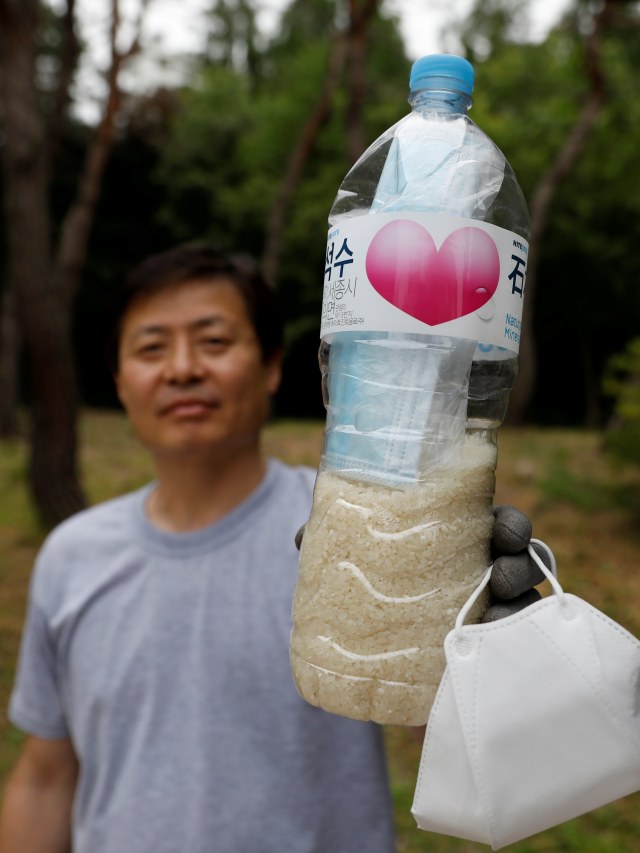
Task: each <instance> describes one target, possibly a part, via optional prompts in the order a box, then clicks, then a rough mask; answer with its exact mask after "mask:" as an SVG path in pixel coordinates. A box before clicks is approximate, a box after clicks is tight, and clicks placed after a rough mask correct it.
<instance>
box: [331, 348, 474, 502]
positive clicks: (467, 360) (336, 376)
mask: <svg viewBox="0 0 640 853" xmlns="http://www.w3.org/2000/svg"><path fill="white" fill-rule="evenodd" d="M439 341H440V343H439ZM475 346H476V344H475V341H467V340H462V339H461V340H456V339H454V340H446V339H438V338H434V337H432V338H431V339H430V342H429V344H428V345H427V343H425V342H424V341H419V340H418V339H417V336H416V340H406V339H403V338H402V339H401V340H398V339H397V338H396V336H395V335H394V334H393V333H374V334H369V335H367V336H362V335H360V336H358V335H354V334H349V335H347V334H345V335H342V336H341V337H339V338H336V341H335V342H334V343H333V344H332V347H331V354H330V375H329V405H328V408H327V429H326V440H325V448H324V454H323V463H322V464H323V466H324V467H326V468H329V469H330V470H333V471H339V472H343V473H344V474H349V475H351V476H352V477H353V478H354V479H358V480H363V481H364V482H372V483H381V484H383V485H387V486H400V485H411V484H414V483H417V482H419V481H420V480H421V479H423V478H424V477H425V476H426V474H427V472H429V471H432V470H433V469H435V468H443V467H447V466H449V465H452V464H455V462H457V461H459V458H460V456H461V454H462V446H463V442H464V436H465V426H466V418H467V397H468V386H469V371H470V370H471V362H472V359H473V354H474V351H475Z"/></svg>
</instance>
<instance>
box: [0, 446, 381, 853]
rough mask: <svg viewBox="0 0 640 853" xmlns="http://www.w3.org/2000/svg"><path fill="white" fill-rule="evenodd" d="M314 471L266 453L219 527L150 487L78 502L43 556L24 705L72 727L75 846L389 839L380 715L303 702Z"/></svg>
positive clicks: (344, 852) (24, 652) (25, 662)
mask: <svg viewBox="0 0 640 853" xmlns="http://www.w3.org/2000/svg"><path fill="white" fill-rule="evenodd" d="M313 479H314V472H313V471H311V470H310V469H307V468H290V467H288V466H286V465H284V464H282V463H280V462H276V461H273V460H272V461H270V463H269V469H268V473H267V475H266V477H265V478H264V480H263V481H262V483H261V484H260V486H259V487H258V489H257V490H256V491H255V492H254V493H253V494H252V495H251V496H250V497H249V498H248V499H247V500H245V501H244V502H243V503H242V504H241V505H240V506H238V507H236V508H235V509H234V510H233V511H232V512H231V513H229V514H228V515H226V516H225V517H224V518H223V519H221V520H220V521H218V522H216V523H215V524H213V525H211V526H210V527H208V528H206V529H203V530H199V531H197V532H194V533H184V534H170V533H165V532H163V531H160V530H158V529H157V528H155V527H153V526H152V525H151V524H150V523H149V521H148V520H147V518H146V515H145V511H144V505H145V501H146V498H147V496H148V494H149V491H150V488H151V487H146V488H145V489H142V490H140V491H137V492H134V493H132V494H130V495H126V496H124V497H122V498H118V499H116V500H113V501H110V502H108V503H105V504H102V505H100V506H98V507H95V508H92V509H89V510H87V511H85V512H82V513H79V514H78V515H76V516H74V517H73V518H71V519H69V520H68V521H67V522H65V523H64V524H62V525H61V526H60V527H58V528H57V529H56V530H55V531H54V532H53V533H52V534H51V536H50V537H49V538H48V540H47V541H46V543H45V545H44V547H43V549H42V551H41V553H40V555H39V558H38V561H37V564H36V568H35V571H34V576H33V580H32V587H31V596H30V604H29V611H28V617H27V623H26V628H25V633H24V636H23V641H22V648H21V653H20V664H19V670H18V676H17V680H16V685H15V688H14V692H13V695H12V698H11V703H10V717H11V719H12V721H13V722H14V723H15V724H16V725H17V726H19V727H20V728H22V729H25V730H26V731H28V732H30V733H31V734H34V735H37V736H40V737H44V738H63V737H67V736H69V737H71V739H72V741H73V744H74V747H75V749H76V752H77V754H78V756H79V759H80V766H81V773H80V779H79V783H78V789H77V792H76V801H75V807H74V848H73V849H74V853H360V852H361V851H366V853H390V851H392V850H394V842H393V829H392V808H391V803H390V797H389V792H388V787H387V779H386V770H385V762H384V754H383V747H382V738H381V731H380V729H379V728H378V727H377V726H375V725H373V724H368V723H361V722H356V721H353V720H347V719H343V718H340V717H337V716H334V715H331V714H328V713H326V712H324V711H322V710H319V709H317V708H313V707H311V706H310V705H308V704H307V703H305V702H304V701H303V700H302V699H301V698H300V697H299V696H298V694H297V692H296V690H295V687H294V685H293V681H292V677H291V673H290V669H289V657H288V644H289V633H290V629H291V603H292V596H293V589H294V585H295V580H296V574H297V566H298V554H297V551H296V549H295V546H294V534H295V532H296V530H297V529H298V527H299V526H300V525H301V524H303V523H304V522H305V521H306V519H307V517H308V514H309V509H310V503H311V493H312V486H313Z"/></svg>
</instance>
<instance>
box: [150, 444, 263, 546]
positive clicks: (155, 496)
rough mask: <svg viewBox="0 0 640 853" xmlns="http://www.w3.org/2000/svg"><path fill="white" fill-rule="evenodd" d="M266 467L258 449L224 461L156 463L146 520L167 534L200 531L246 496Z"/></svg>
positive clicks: (162, 461) (230, 456)
mask: <svg viewBox="0 0 640 853" xmlns="http://www.w3.org/2000/svg"><path fill="white" fill-rule="evenodd" d="M266 467H267V466H266V462H265V460H264V458H263V456H262V454H261V452H260V448H255V451H252V452H250V453H246V452H245V453H243V454H241V455H237V456H235V455H233V454H232V455H229V456H227V457H226V458H224V459H213V460H212V459H210V458H204V459H203V458H200V457H198V456H194V457H190V458H188V459H184V458H183V459H177V458H176V459H162V460H156V471H157V487H156V488H155V489H154V490H153V492H152V493H151V495H150V496H149V498H148V501H147V515H148V517H149V520H150V521H151V523H152V524H154V525H155V526H156V527H159V528H160V529H161V530H166V531H168V532H171V533H187V532H189V531H194V530H200V529H202V528H203V527H206V526H207V525H209V524H213V523H214V522H215V521H217V520H218V519H220V518H222V516H224V515H226V514H227V513H229V512H231V510H233V509H235V507H237V506H238V505H239V504H240V503H242V501H244V500H245V499H246V498H247V497H249V495H250V494H251V493H252V492H253V491H254V490H255V489H256V488H257V487H258V486H259V485H260V483H261V482H262V479H263V477H264V475H265V472H266Z"/></svg>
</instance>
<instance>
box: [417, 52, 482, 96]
mask: <svg viewBox="0 0 640 853" xmlns="http://www.w3.org/2000/svg"><path fill="white" fill-rule="evenodd" d="M473 81H474V71H473V65H471V63H470V62H468V61H467V60H466V59H463V58H462V57H461V56H454V55H453V54H449V53H434V54H431V55H429V56H423V57H421V58H420V59H416V61H415V62H414V63H413V66H412V67H411V77H410V78H409V86H410V88H411V91H412V92H415V91H416V90H418V89H453V90H455V91H456V92H462V93H463V94H465V95H471V93H472V92H473Z"/></svg>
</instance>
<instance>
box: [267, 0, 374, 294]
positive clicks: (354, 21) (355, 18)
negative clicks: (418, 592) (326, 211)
mask: <svg viewBox="0 0 640 853" xmlns="http://www.w3.org/2000/svg"><path fill="white" fill-rule="evenodd" d="M377 5H378V0H365V2H364V3H363V4H362V6H361V7H359V6H358V3H357V0H349V13H350V18H349V23H348V26H347V29H346V30H345V31H344V32H343V33H342V34H340V33H337V34H336V35H335V37H334V39H333V43H332V47H331V54H330V57H329V64H328V67H327V74H326V76H325V79H324V83H323V85H322V89H321V91H320V95H319V96H318V100H317V101H316V103H315V105H314V107H313V109H312V110H311V113H310V114H309V117H308V118H307V121H306V122H305V124H304V127H303V128H302V132H301V134H300V137H299V139H298V142H297V144H296V147H295V148H294V150H293V153H292V155H291V158H290V160H289V165H288V167H287V171H286V173H285V175H284V178H283V180H282V183H281V185H280V190H279V191H278V194H277V196H276V200H275V202H274V204H273V206H272V208H271V212H270V214H269V220H268V222H267V235H266V241H265V250H264V254H263V258H262V268H263V272H264V275H265V277H266V279H267V281H268V282H269V284H271V286H272V287H275V286H276V282H277V279H278V268H279V265H280V255H281V252H282V239H283V235H284V229H285V225H286V219H287V213H288V211H289V207H290V205H291V201H292V199H293V195H294V193H295V191H296V188H297V186H298V184H299V183H300V179H301V178H302V175H303V173H304V167H305V166H306V164H307V161H308V159H309V157H310V155H311V152H312V151H313V147H314V145H315V143H316V140H317V138H318V134H319V133H320V131H321V130H322V128H323V126H324V125H325V124H326V122H327V121H328V120H329V118H330V116H331V111H332V109H333V98H334V95H335V93H336V90H337V89H338V86H339V85H340V80H341V78H342V73H343V70H344V67H345V63H346V62H347V60H348V61H349V71H350V73H352V72H353V73H355V74H356V80H355V81H354V82H353V83H352V85H351V86H350V106H353V108H354V109H355V111H356V114H355V116H353V117H349V116H348V117H347V122H346V125H347V145H348V150H349V155H350V157H352V156H353V155H354V154H355V156H353V159H356V158H357V157H359V156H360V154H362V151H363V148H364V141H363V138H364V132H363V130H362V100H363V97H364V95H363V92H364V46H365V41H366V31H367V26H368V24H369V21H370V20H371V16H372V15H373V13H374V12H375V11H376V8H377Z"/></svg>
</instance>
